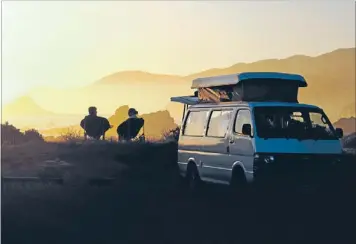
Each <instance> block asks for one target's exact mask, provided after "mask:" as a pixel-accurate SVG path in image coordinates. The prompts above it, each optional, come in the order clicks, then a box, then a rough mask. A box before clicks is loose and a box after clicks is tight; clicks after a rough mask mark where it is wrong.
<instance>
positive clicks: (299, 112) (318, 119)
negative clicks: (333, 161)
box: [253, 107, 338, 140]
mask: <svg viewBox="0 0 356 244" xmlns="http://www.w3.org/2000/svg"><path fill="white" fill-rule="evenodd" d="M253 113H254V117H255V125H256V133H257V136H258V137H260V138H265V139H268V138H293V139H299V140H308V139H313V140H338V138H337V136H336V134H335V130H334V128H333V127H332V125H331V123H330V121H329V119H328V118H327V117H326V115H325V114H324V112H323V111H322V110H320V109H316V108H301V107H255V108H254V111H253Z"/></svg>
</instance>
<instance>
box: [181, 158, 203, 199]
mask: <svg viewBox="0 0 356 244" xmlns="http://www.w3.org/2000/svg"><path fill="white" fill-rule="evenodd" d="M185 182H186V186H187V188H188V191H189V193H193V194H195V193H197V192H198V191H199V190H200V188H201V185H202V182H201V179H200V176H199V172H198V169H197V167H196V166H195V165H194V164H192V163H191V164H189V165H188V168H187V173H186V175H185Z"/></svg>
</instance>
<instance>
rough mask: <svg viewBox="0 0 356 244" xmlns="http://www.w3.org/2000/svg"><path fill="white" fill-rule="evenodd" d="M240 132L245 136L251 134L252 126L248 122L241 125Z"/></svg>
mask: <svg viewBox="0 0 356 244" xmlns="http://www.w3.org/2000/svg"><path fill="white" fill-rule="evenodd" d="M242 134H243V135H246V136H252V127H251V125H250V124H243V125H242Z"/></svg>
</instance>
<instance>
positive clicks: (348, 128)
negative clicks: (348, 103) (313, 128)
mask: <svg viewBox="0 0 356 244" xmlns="http://www.w3.org/2000/svg"><path fill="white" fill-rule="evenodd" d="M334 127H335V128H341V129H343V131H344V134H345V135H349V134H352V133H354V132H356V118H355V117H351V118H341V119H339V120H338V121H336V122H335V123H334Z"/></svg>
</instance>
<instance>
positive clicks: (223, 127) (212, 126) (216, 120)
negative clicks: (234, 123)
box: [207, 110, 232, 138]
mask: <svg viewBox="0 0 356 244" xmlns="http://www.w3.org/2000/svg"><path fill="white" fill-rule="evenodd" d="M231 116H232V110H220V111H212V113H211V115H210V120H209V125H208V133H207V136H210V137H222V138H223V137H225V135H226V132H227V129H228V126H229V122H230V119H231Z"/></svg>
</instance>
